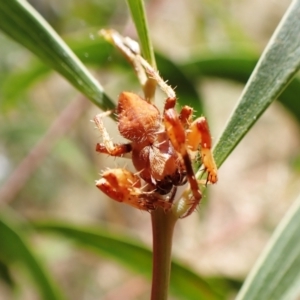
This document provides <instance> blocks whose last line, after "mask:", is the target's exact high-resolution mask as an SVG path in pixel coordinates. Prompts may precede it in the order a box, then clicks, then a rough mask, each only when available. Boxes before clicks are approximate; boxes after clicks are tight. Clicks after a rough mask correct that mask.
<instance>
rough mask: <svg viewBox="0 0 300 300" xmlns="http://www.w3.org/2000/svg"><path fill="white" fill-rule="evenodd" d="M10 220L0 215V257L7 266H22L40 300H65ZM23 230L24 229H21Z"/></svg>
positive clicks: (18, 229) (15, 225)
mask: <svg viewBox="0 0 300 300" xmlns="http://www.w3.org/2000/svg"><path fill="white" fill-rule="evenodd" d="M19 226H20V225H19V224H14V223H13V222H12V218H11V217H10V218H8V217H5V216H4V215H3V214H1V215H0V241H1V243H0V256H1V258H2V259H4V260H5V261H6V263H7V264H8V265H9V264H10V263H16V262H17V263H19V264H22V265H23V266H24V267H25V268H26V270H27V271H28V273H29V274H30V275H31V277H32V278H33V280H34V282H35V284H36V287H37V289H38V291H39V294H40V299H44V300H62V299H65V298H64V297H63V296H62V293H61V292H60V291H59V289H58V287H57V286H56V285H55V284H54V281H53V280H52V279H51V278H50V275H49V274H48V273H47V271H46V269H45V268H44V266H43V265H42V263H41V262H40V261H39V259H38V258H37V257H36V255H35V254H34V251H33V250H32V249H31V247H30V246H29V243H28V242H27V241H26V239H25V237H24V236H23V232H22V231H21V230H20V228H19ZM23 229H24V228H23Z"/></svg>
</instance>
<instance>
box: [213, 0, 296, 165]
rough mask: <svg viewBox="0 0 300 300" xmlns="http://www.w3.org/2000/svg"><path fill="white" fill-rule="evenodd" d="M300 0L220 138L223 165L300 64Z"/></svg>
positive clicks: (218, 150) (218, 154)
mask: <svg viewBox="0 0 300 300" xmlns="http://www.w3.org/2000/svg"><path fill="white" fill-rule="evenodd" d="M299 14H300V0H294V1H293V2H292V4H291V5H290V7H289V9H288V11H287V12H286V14H285V16H284V17H283V19H282V21H281V22H280V24H279V26H278V27H277V29H276V31H275V33H274V35H273V37H272V39H271V40H270V42H269V44H268V46H267V48H266V49H265V51H264V53H263V54H262V56H261V58H260V60H259V62H258V64H257V65H256V67H255V69H254V71H253V73H252V75H251V77H250V79H249V81H248V83H247V85H246V87H245V89H244V92H243V94H242V95H241V98H240V100H239V102H238V105H237V107H236V108H235V109H234V111H233V114H232V116H231V118H230V120H229V122H228V124H227V126H226V128H225V130H224V132H223V134H222V136H221V138H220V139H219V141H218V143H217V145H216V147H215V150H214V154H215V160H216V163H217V165H218V166H220V165H221V164H222V163H223V162H224V160H225V159H226V158H227V156H228V155H229V154H230V153H231V152H232V151H233V149H234V148H235V147H236V145H237V144H238V143H239V142H240V140H241V139H242V138H243V136H244V135H245V134H246V133H247V132H248V131H249V130H250V128H251V127H252V126H253V124H254V123H255V122H256V121H257V120H258V118H259V117H260V116H261V114H262V113H263V112H264V111H265V109H266V108H267V107H268V106H269V105H270V104H271V103H272V102H273V101H274V100H275V99H276V98H277V97H278V96H279V95H280V93H281V92H282V91H283V90H284V89H285V87H286V86H287V85H288V83H289V82H290V80H291V79H292V77H293V76H294V75H295V73H296V72H297V71H298V70H299V67H300V35H299V32H300V22H299Z"/></svg>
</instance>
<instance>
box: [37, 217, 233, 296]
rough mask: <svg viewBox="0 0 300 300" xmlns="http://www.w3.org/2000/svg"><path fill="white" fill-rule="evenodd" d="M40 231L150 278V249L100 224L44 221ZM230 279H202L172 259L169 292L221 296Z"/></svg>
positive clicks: (226, 289) (231, 283)
mask: <svg viewBox="0 0 300 300" xmlns="http://www.w3.org/2000/svg"><path fill="white" fill-rule="evenodd" d="M34 226H35V228H36V229H37V230H38V231H40V232H50V233H55V234H59V235H62V236H64V237H66V238H68V239H71V240H73V241H74V242H75V243H76V244H78V245H79V246H81V247H83V248H86V249H88V250H92V251H93V252H95V253H97V254H100V255H105V256H107V257H110V258H112V259H114V260H115V261H118V262H119V263H121V264H122V265H124V266H126V267H127V268H129V269H131V270H133V271H134V272H137V273H139V274H141V275H143V276H145V277H146V278H148V279H151V269H152V252H151V251H150V250H149V249H147V248H145V247H143V246H142V245H139V244H137V243H136V242H133V241H130V240H129V239H128V238H125V237H122V236H120V235H114V234H111V233H109V232H108V231H107V230H101V228H99V227H97V228H82V226H81V227H76V226H72V225H69V224H66V223H57V222H51V221H48V222H46V221H43V222H37V223H34ZM232 285H234V283H233V282H231V281H229V280H226V279H224V280H223V279H214V280H211V281H210V279H207V280H206V279H203V278H201V277H200V276H198V275H197V274H196V273H194V272H193V271H191V270H189V269H187V268H185V267H183V266H181V265H180V264H178V263H175V262H173V263H172V274H171V282H170V289H171V292H172V293H173V294H174V295H176V296H177V297H178V298H181V299H191V300H199V299H223V298H222V296H221V295H222V294H223V295H224V294H225V293H226V292H228V290H229V286H232Z"/></svg>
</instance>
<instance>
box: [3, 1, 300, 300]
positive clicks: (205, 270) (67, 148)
mask: <svg viewBox="0 0 300 300" xmlns="http://www.w3.org/2000/svg"><path fill="white" fill-rule="evenodd" d="M29 2H30V3H31V4H32V6H34V7H35V8H36V9H37V10H38V11H39V12H40V13H41V14H42V15H43V16H44V18H46V20H47V21H48V22H49V23H50V24H51V25H52V26H53V28H54V29H55V30H56V31H57V32H58V33H59V35H61V36H62V37H63V39H64V40H65V41H66V42H67V44H68V45H70V46H71V47H72V49H76V51H77V52H76V53H78V54H79V56H80V58H81V59H82V60H83V61H84V63H85V64H86V65H87V66H88V67H89V69H90V70H91V72H92V73H93V74H94V75H95V77H96V78H97V79H98V80H99V81H100V82H101V84H102V85H103V86H104V88H105V91H106V92H107V94H108V95H110V96H111V98H112V99H115V101H116V99H117V97H118V94H119V93H120V92H121V91H123V90H129V91H134V92H136V93H139V94H142V92H141V90H140V88H139V86H138V83H137V80H136V78H135V77H134V73H133V72H132V70H130V68H129V67H126V66H125V64H126V62H125V61H124V59H123V58H122V57H121V56H120V55H119V54H118V53H117V51H115V50H113V51H112V52H109V51H108V49H111V48H110V47H109V48H107V49H106V48H105V46H104V47H102V48H101V49H99V50H98V49H97V48H95V49H94V48H93V44H95V45H97V43H98V42H99V40H101V38H100V37H99V36H98V33H97V32H98V31H99V29H101V28H114V29H116V30H118V31H119V32H120V33H122V34H123V35H128V36H130V37H132V38H136V33H135V31H134V26H133V24H132V22H131V19H130V15H129V12H128V9H127V6H126V2H125V1H124V2H123V1H116V0H106V1H105V0H104V1H95V0H84V1H82V0H81V1H79V0H73V1H58V0H51V1H50V0H31V1H29ZM289 3H290V1H287V0H283V1H274V0H266V1H263V2H262V1H258V0H251V1H250V0H243V1H240V0H228V1H208V0H203V1H193V0H185V1H183V0H178V1H176V5H175V4H174V2H173V1H171V0H160V1H155V0H154V1H148V2H147V3H146V7H147V14H148V22H149V27H150V31H151V38H152V41H153V45H154V49H155V50H156V51H157V53H158V54H160V55H162V56H163V57H165V58H168V59H169V60H170V61H172V62H174V63H175V64H176V65H178V66H179V67H181V68H182V69H183V72H184V70H185V66H187V65H191V64H192V63H193V61H197V60H199V59H205V58H208V61H209V59H212V58H214V57H215V58H219V57H241V58H243V59H245V60H249V61H255V60H256V59H257V58H258V57H259V55H260V54H261V52H262V51H263V49H264V47H265V46H266V44H267V42H268V40H269V39H270V37H271V35H272V33H273V31H274V30H275V28H276V26H277V25H278V22H279V21H280V19H281V18H282V16H283V14H284V12H285V10H286V9H287V7H288V5H289ZM87 44H88V45H89V46H90V48H87V47H86V45H87ZM0 45H1V47H0V105H1V106H0V109H1V111H0V205H1V207H2V208H3V209H4V208H5V209H8V210H10V211H12V212H13V213H14V214H16V215H17V216H18V217H19V218H21V219H25V220H43V219H56V220H62V221H68V222H72V223H73V224H76V225H90V224H96V225H97V226H98V225H101V226H102V227H103V228H108V229H113V230H116V231H118V232H121V233H126V234H128V235H130V236H132V237H133V238H135V239H137V240H139V241H141V242H143V243H144V244H146V245H148V246H149V247H151V239H152V237H151V223H150V216H149V214H148V213H145V212H140V211H137V210H134V209H132V208H131V207H129V206H126V205H122V204H119V203H116V202H114V201H112V200H110V199H107V198H106V197H104V195H103V194H102V193H101V192H100V191H99V190H97V189H96V188H95V186H94V181H95V180H96V179H98V178H99V173H100V171H101V170H103V169H104V168H105V167H108V166H109V167H114V166H115V167H117V166H118V167H123V166H125V165H126V163H127V162H126V160H121V159H113V158H108V157H106V156H105V155H98V154H97V153H96V152H95V151H94V149H95V144H96V143H97V142H99V141H100V134H99V132H97V130H96V129H95V128H94V127H95V126H94V124H93V123H91V122H90V120H91V119H92V118H93V117H94V115H96V114H97V113H99V112H100V110H99V109H98V108H97V107H95V106H94V105H93V104H91V103H90V102H89V101H87V100H85V99H83V98H82V97H81V96H80V95H79V93H78V92H77V91H76V90H75V89H74V88H73V87H72V86H71V85H70V84H69V83H68V82H66V80H65V79H63V78H62V77H61V76H60V75H58V74H56V73H54V72H47V71H45V67H44V65H43V64H42V63H41V62H40V61H39V60H38V59H37V58H36V57H34V55H33V54H31V53H30V52H29V51H27V50H26V49H24V48H23V47H22V46H20V45H18V44H16V43H15V42H14V41H12V40H11V39H9V38H8V37H7V36H5V35H4V34H2V33H1V32H0ZM82 49H94V50H93V51H95V52H93V53H92V52H89V51H86V50H82ZM98 51H99V53H98ZM98 56H99V59H98V60H97V57H98ZM91 57H93V58H92V59H91ZM120 62H121V63H120ZM253 66H254V65H253ZM158 67H159V65H158ZM240 68H241V69H243V65H242V62H241V66H240ZM247 72H248V71H247ZM162 74H164V73H163V72H162ZM241 74H242V72H241ZM249 74H250V73H249ZM241 76H242V75H241ZM243 76H247V75H244V74H243ZM164 79H165V80H168V79H169V78H166V77H164ZM189 80H190V82H191V83H192V84H193V86H194V87H195V88H196V91H197V93H198V96H199V99H201V101H202V102H201V103H202V107H203V113H204V114H205V115H206V117H207V118H208V121H209V124H210V127H211V131H212V136H213V138H214V141H216V140H217V139H218V137H219V136H220V134H221V133H222V130H223V128H224V126H225V124H226V122H227V120H228V118H229V116H230V114H231V111H232V110H233V109H234V107H235V104H236V102H237V100H238V98H239V96H240V95H241V92H242V89H243V86H244V83H242V82H240V81H243V80H244V79H242V78H241V80H239V79H237V80H232V78H226V75H224V76H223V78H222V76H218V77H216V76H209V74H204V75H203V76H198V77H194V78H189ZM170 84H172V81H171V80H170ZM176 87H177V89H178V90H179V89H180V87H179V85H178V84H177V83H176ZM184 93H185V91H183V92H181V93H180V95H182V97H184ZM186 93H189V91H188V90H186ZM158 95H159V97H161V98H162V101H163V95H162V94H160V93H158ZM182 97H180V101H181V103H186V104H190V103H189V102H188V101H187V102H185V99H183V98H182ZM299 97H300V95H299ZM197 114H202V112H200V111H199V112H197ZM106 125H107V127H108V128H109V132H110V133H111V135H112V136H113V137H114V141H122V138H121V137H120V136H119V133H118V132H117V130H116V125H115V124H114V123H113V122H112V121H111V120H109V119H108V120H106ZM299 147H300V139H299V122H298V121H297V120H296V119H295V118H294V117H293V116H292V115H291V114H290V112H288V111H287V110H286V109H285V108H284V107H283V106H282V104H281V103H279V102H275V103H273V104H272V105H271V107H270V108H269V109H268V110H267V111H266V113H265V114H264V115H263V116H262V117H261V119H260V120H259V121H258V122H257V123H256V125H255V126H254V127H253V129H252V130H251V131H250V132H249V134H247V136H246V137H245V138H244V139H243V141H242V142H241V143H240V144H239V146H238V147H237V148H236V150H235V151H234V152H233V153H232V154H231V155H230V157H229V158H228V159H227V160H226V162H225V163H224V165H223V166H222V167H221V169H220V171H219V182H218V184H217V185H215V186H211V187H209V189H208V193H207V195H206V197H205V199H204V201H203V204H202V205H201V206H200V208H199V209H198V211H197V212H196V213H194V214H193V215H191V216H190V217H189V218H186V219H183V220H181V221H179V222H178V223H177V226H176V230H175V237H174V246H173V254H174V258H176V259H177V260H179V261H180V262H182V263H183V264H184V265H186V266H190V267H192V268H193V270H195V271H196V272H197V273H199V274H202V275H203V276H220V277H222V276H224V277H228V278H231V279H234V280H237V281H238V282H239V281H243V279H244V278H245V276H246V275H247V274H248V272H249V270H250V269H251V267H252V266H253V264H254V262H255V261H256V259H257V257H258V255H259V254H260V252H261V251H262V249H263V247H264V246H265V244H266V242H267V241H268V239H269V237H270V234H271V233H272V232H273V230H274V228H275V227H276V225H277V224H278V223H279V221H280V220H281V218H282V216H283V215H284V213H285V211H286V210H287V208H288V207H289V206H290V205H291V203H292V202H293V201H294V199H295V198H296V196H297V195H298V193H299V184H298V182H299V163H300V157H299ZM128 168H130V166H128ZM30 241H31V243H32V247H33V248H36V249H38V252H39V254H40V256H41V257H42V259H44V260H45V261H46V265H47V267H48V268H49V269H50V271H51V273H52V274H54V278H55V279H56V280H57V282H59V284H60V285H61V287H62V289H63V290H64V291H65V293H66V295H67V297H68V299H87V300H89V299H121V298H122V299H148V295H149V291H150V284H149V282H148V281H146V280H145V279H143V278H142V277H140V276H138V275H136V274H134V273H132V272H131V271H128V270H127V269H125V268H124V267H122V266H121V265H119V264H117V263H116V262H113V261H112V260H107V259H106V258H99V257H98V256H95V255H93V254H91V253H90V252H87V251H81V250H78V249H77V248H76V247H73V245H72V244H71V243H69V242H67V241H65V240H63V239H59V238H58V237H55V236H53V237H49V236H47V237H44V236H43V235H34V236H33V237H31V239H30ZM0 243H1V242H0ZM10 275H11V276H12V278H13V280H14V281H16V282H18V284H19V286H20V287H19V291H18V294H19V296H20V295H21V299H38V296H37V294H36V292H35V290H32V289H31V288H30V286H31V283H30V279H29V278H28V277H27V276H26V272H21V273H20V272H19V269H18V268H16V269H12V270H11V274H10ZM2 277H3V276H2ZM3 278H4V277H3ZM234 293H235V291H234V290H233V291H232V295H234ZM99 295H100V296H99ZM120 295H122V297H121V296H120ZM125 295H126V296H125ZM12 297H13V294H12V291H11V289H10V287H9V284H7V281H6V280H1V277H0V298H1V299H12ZM172 299H173V298H172ZM174 299H176V298H174ZM224 299H225V298H224Z"/></svg>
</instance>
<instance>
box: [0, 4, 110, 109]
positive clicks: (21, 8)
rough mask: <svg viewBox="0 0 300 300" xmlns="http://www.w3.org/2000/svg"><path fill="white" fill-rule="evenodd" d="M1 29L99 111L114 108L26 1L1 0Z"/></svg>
mask: <svg viewBox="0 0 300 300" xmlns="http://www.w3.org/2000/svg"><path fill="white" fill-rule="evenodd" d="M0 29H2V30H3V31H4V32H5V33H6V34H7V35H8V36H10V37H11V38H13V39H15V40H16V41H17V42H19V43H20V44H22V45H23V46H25V47H26V48H28V49H29V50H30V51H32V52H33V53H34V54H36V55H37V56H39V58H40V59H42V61H43V62H44V63H46V64H47V65H49V66H50V67H51V68H53V69H55V70H56V71H57V72H59V73H60V74H61V75H63V76H64V77H65V78H66V79H67V80H68V81H69V82H70V83H71V84H72V85H73V86H74V87H76V88H77V89H78V90H79V91H81V92H82V93H83V94H84V95H86V96H87V97H88V98H89V99H90V100H91V101H92V102H94V103H95V104H96V105H98V106H99V107H100V108H103V109H112V108H113V107H114V103H113V102H112V101H111V100H110V99H109V98H108V97H107V96H106V94H105V93H104V91H103V88H102V86H101V85H100V84H99V83H98V82H97V81H96V79H95V78H94V77H93V76H92V75H91V74H90V73H89V71H88V70H87V69H86V67H85V66H84V65H83V64H82V63H81V61H80V60H79V59H78V58H77V57H76V55H75V54H74V53H73V52H72V51H71V49H70V48H69V47H68V46H67V44H66V43H65V42H64V41H63V40H62V39H61V38H60V37H59V36H58V34H57V33H56V32H55V31H54V30H53V29H52V28H51V26H50V25H49V24H48V23H47V22H46V21H45V20H44V19H43V18H42V16H40V15H39V14H38V12H37V11H35V10H34V8H33V7H31V6H30V4H29V3H28V2H27V1H25V0H10V1H0Z"/></svg>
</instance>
